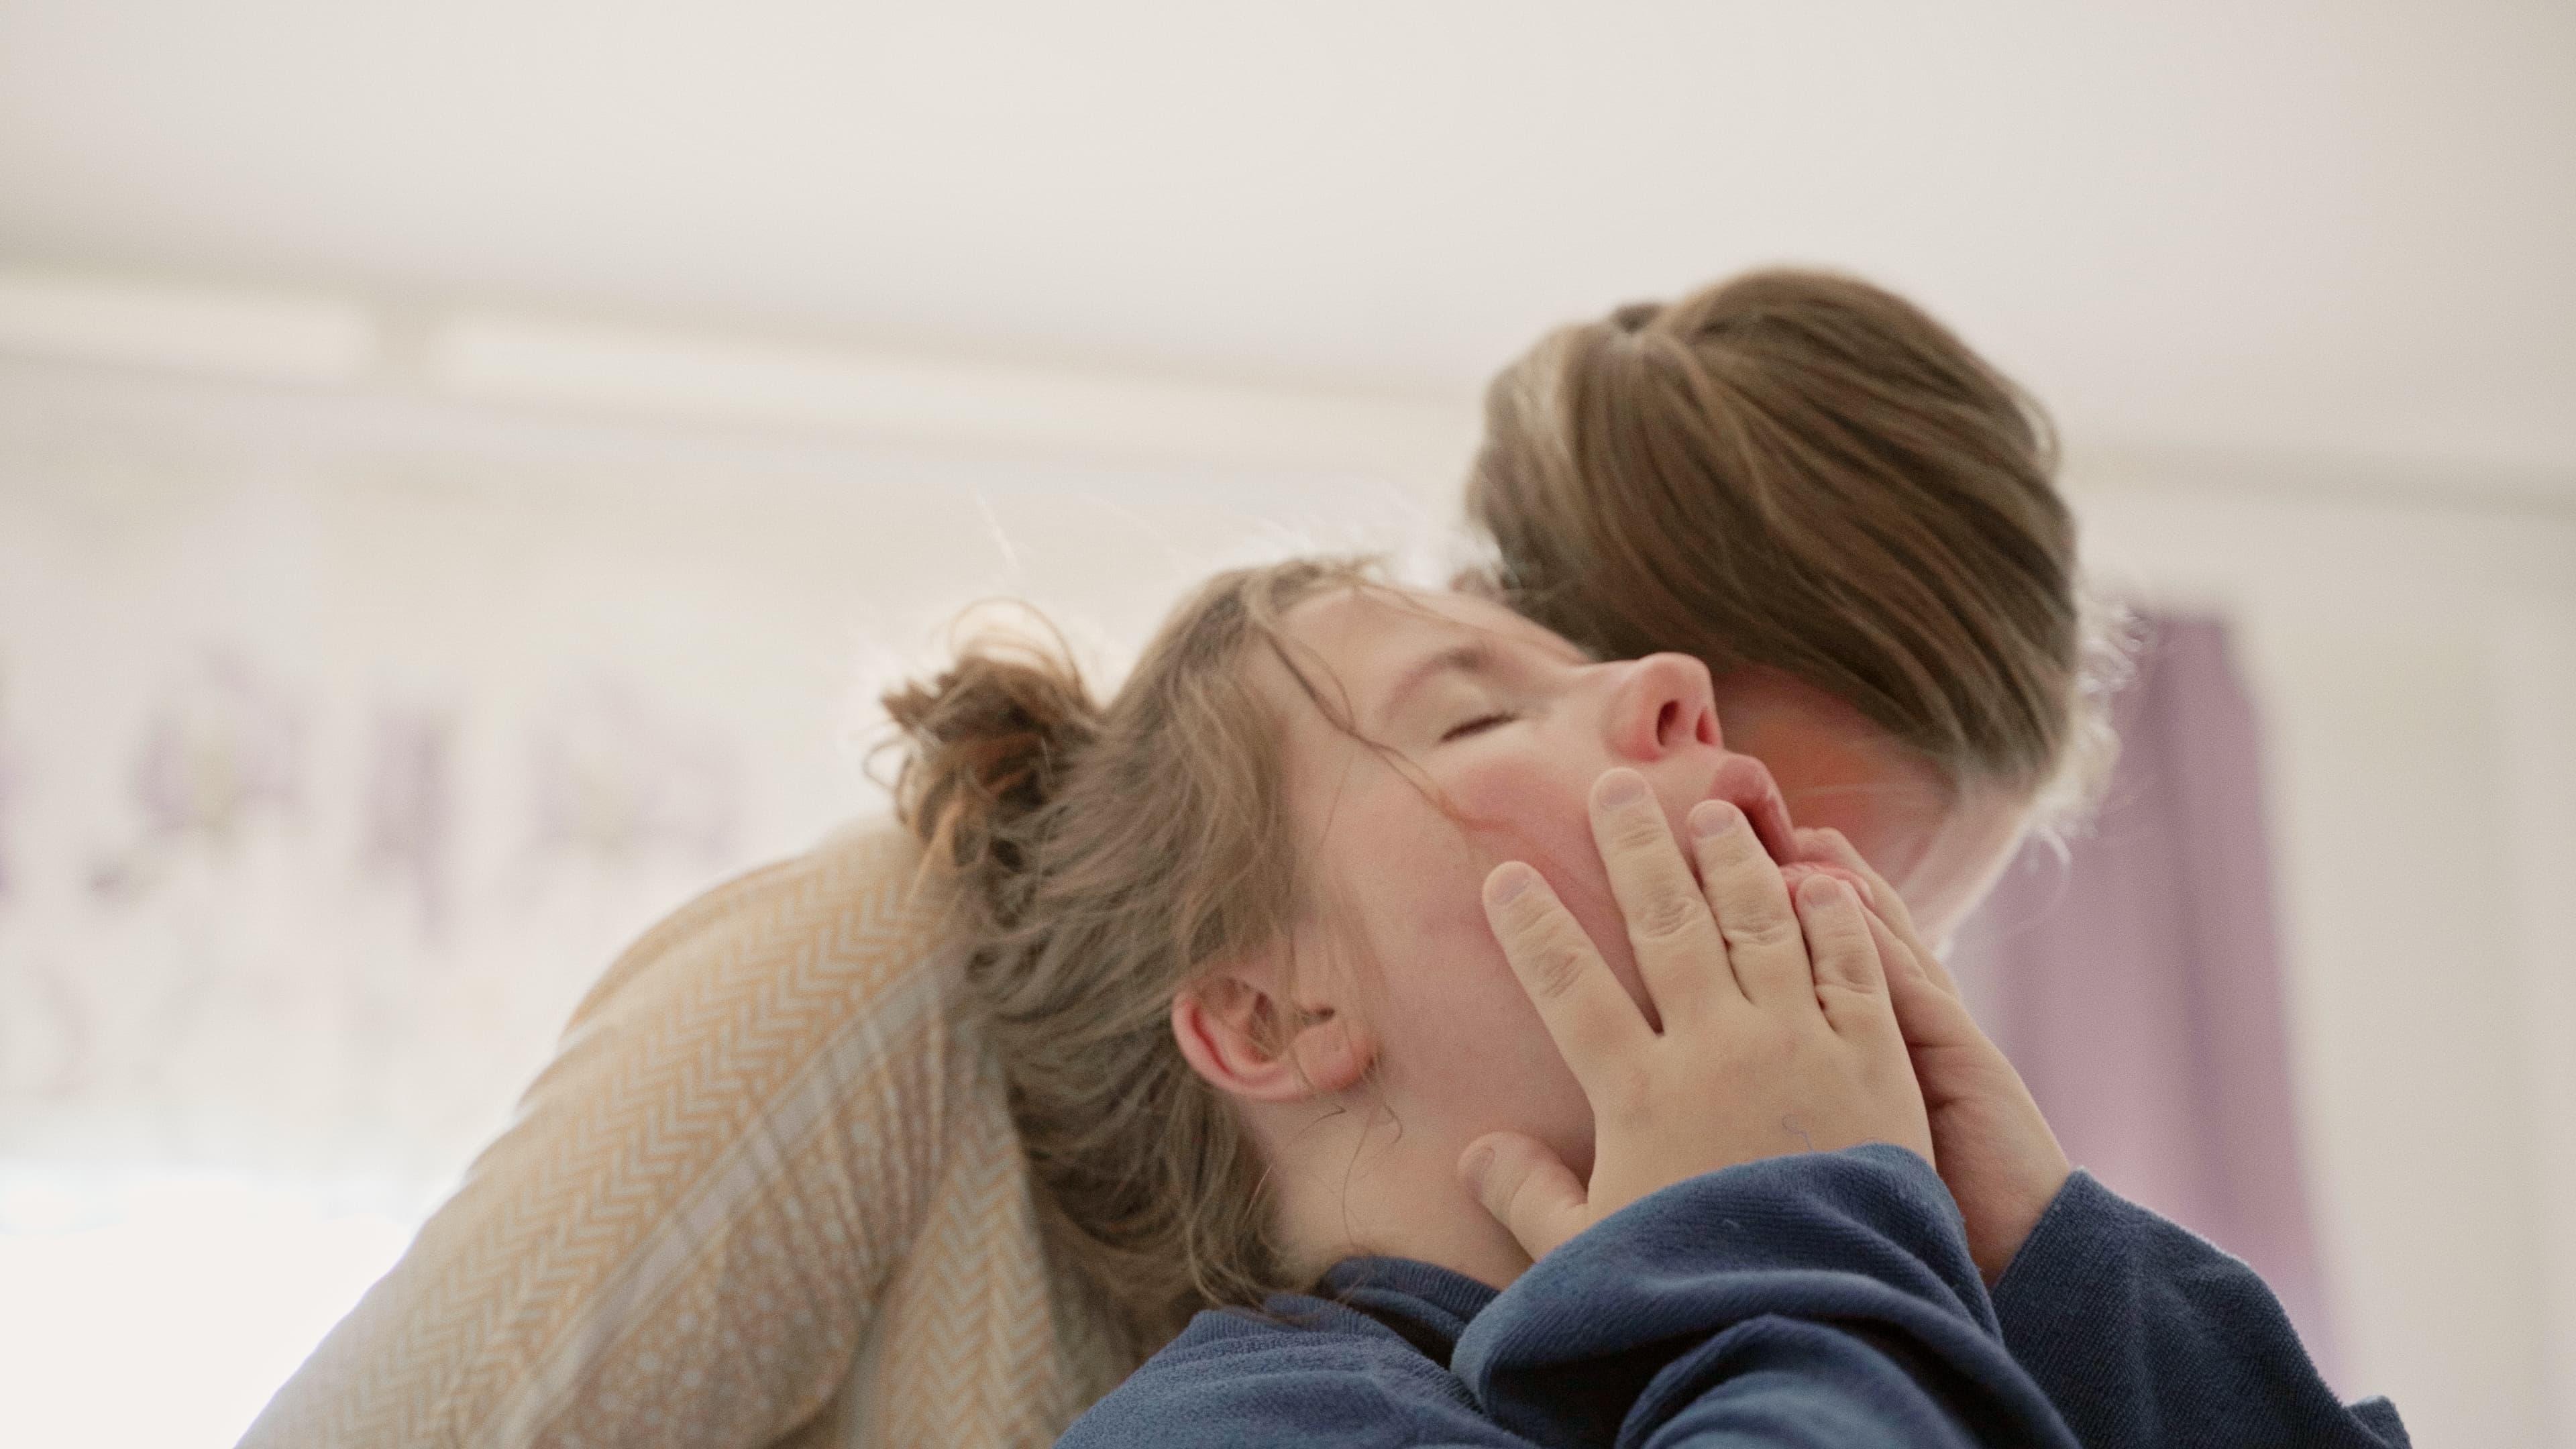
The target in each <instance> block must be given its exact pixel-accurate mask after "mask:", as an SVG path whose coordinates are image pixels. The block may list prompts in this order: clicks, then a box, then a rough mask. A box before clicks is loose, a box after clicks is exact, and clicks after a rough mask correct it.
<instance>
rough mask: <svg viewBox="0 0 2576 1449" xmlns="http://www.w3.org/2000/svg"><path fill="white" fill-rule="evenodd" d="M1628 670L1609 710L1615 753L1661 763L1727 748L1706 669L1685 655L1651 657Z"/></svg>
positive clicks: (1648, 656) (1611, 740)
mask: <svg viewBox="0 0 2576 1449" xmlns="http://www.w3.org/2000/svg"><path fill="white" fill-rule="evenodd" d="M1627 667H1628V670H1629V675H1628V677H1627V678H1626V679H1625V680H1622V681H1621V682H1620V685H1619V693H1618V697H1617V698H1616V700H1615V701H1614V703H1613V706H1612V709H1611V711H1610V727H1611V738H1610V746H1611V749H1612V750H1613V751H1614V752H1616V753H1617V754H1619V755H1620V756H1622V757H1624V758H1626V759H1630V760H1639V761H1646V760H1660V759H1662V758H1663V757H1664V756H1666V755H1669V754H1671V753H1673V752H1674V751H1676V750H1680V749H1686V748H1689V747H1690V746H1692V745H1709V746H1722V745H1724V744H1725V737H1724V736H1723V735H1722V734H1721V733H1720V732H1719V730H1718V725H1717V698H1716V694H1715V692H1714V691H1713V690H1712V689H1711V688H1710V685H1709V679H1708V666H1707V665H1705V664H1702V663H1701V662H1699V661H1698V660H1697V659H1694V658H1692V657H1691V656H1690V655H1687V654H1649V655H1647V656H1646V657H1645V658H1643V659H1639V660H1635V661H1633V662H1631V663H1630V664H1629V665H1628V666H1627Z"/></svg>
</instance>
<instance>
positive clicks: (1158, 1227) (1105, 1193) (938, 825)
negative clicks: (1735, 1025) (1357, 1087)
mask: <svg viewBox="0 0 2576 1449" xmlns="http://www.w3.org/2000/svg"><path fill="white" fill-rule="evenodd" d="M1375 578H1376V575H1375V572H1374V570H1373V569H1372V568H1371V567H1370V566H1369V565H1368V564H1366V563H1364V562H1362V561H1358V560H1297V561H1292V562H1288V563H1283V564H1274V565H1270V566H1267V567H1262V568H1251V569H1241V570H1236V571H1234V572H1230V573H1225V574H1220V575H1218V576H1217V577H1216V578H1214V579H1212V580H1210V581H1209V582H1208V583H1207V584H1205V585H1203V586H1202V587H1201V588H1200V589H1199V590H1198V591H1197V592H1196V593H1195V594H1194V595H1192V596H1191V597H1190V598H1189V599H1188V600H1186V601H1185V602H1183V603H1182V604H1181V606H1180V607H1179V608H1178V609H1177V610H1175V611H1174V612H1173V613H1172V615H1171V616H1170V617H1169V619H1168V620H1166V622H1165V623H1164V625H1163V627H1162V629H1161V631H1160V632H1159V633H1157V634H1156V636H1155V638H1154V641H1153V643H1152V644H1151V645H1149V646H1148V647H1147V648H1146V650H1145V653H1144V655H1143V656H1142V658H1140V659H1139V660H1138V662H1137V664H1136V666H1135V668H1134V669H1133V671H1131V672H1130V673H1129V675H1128V677H1127V679H1126V681H1125V683H1124V684H1123V685H1122V686H1121V687H1120V689H1119V690H1118V692H1117V694H1116V695H1115V697H1113V698H1112V699H1111V700H1110V701H1109V702H1108V704H1107V705H1105V706H1102V705H1097V704H1095V703H1094V702H1093V700H1092V698H1091V696H1090V694H1089V693H1088V692H1087V691H1086V690H1085V688H1084V687H1083V684H1082V681H1081V679H1080V677H1079V675H1078V674H1077V673H1076V671H1075V670H1074V669H1073V667H1072V665H1071V664H1070V663H1069V662H1067V661H1066V660H1065V658H1064V657H1063V652H1062V650H1061V648H1059V647H1049V646H1045V645H1041V644H1036V643H1032V642H1029V641H1027V640H1026V639H989V640H986V641H984V642H982V643H979V644H976V645H973V646H970V647H968V648H967V649H966V650H964V651H963V652H962V653H961V656H960V657H959V659H958V660H957V663H956V665H955V666H954V667H953V668H951V669H950V670H948V671H947V672H946V673H944V674H942V675H941V676H939V677H938V678H937V679H935V680H932V681H930V682H929V683H927V684H913V685H909V686H906V687H904V688H901V689H898V690H896V691H894V692H893V693H890V694H888V695H887V696H886V698H885V705H886V709H887V711H888V712H889V714H890V715H891V716H892V717H893V720H894V723H895V725H896V726H897V727H898V728H899V729H900V730H901V731H902V732H903V735H904V740H903V743H904V746H905V759H904V763H903V766H902V772H901V774H900V775H899V776H898V777H897V779H896V782H895V790H896V800H897V805H898V809H899V810H900V812H901V815H902V818H903V819H904V821H905V822H906V824H908V825H909V826H910V827H911V828H912V829H913V830H914V831H915V832H916V833H918V834H919V835H920V836H921V838H922V839H923V840H924V841H925V842H927V843H928V845H929V847H930V851H931V860H932V862H933V863H934V864H936V865H938V866H942V867H945V873H946V874H947V875H948V876H949V881H948V885H949V886H950V887H951V888H953V890H954V903H955V908H956V911H957V920H958V926H959V929H960V930H961V931H962V932H963V934H964V937H965V939H966V942H967V944H968V947H969V950H970V955H969V959H968V964H967V967H966V977H967V987H968V991H969V993H970V996H971V997H972V999H973V1002H974V1004H975V1005H976V1006H977V1007H978V1008H979V1009H980V1013H981V1014H982V1015H983V1016H984V1017H985V1018H986V1019H987V1020H988V1021H989V1023H990V1032H991V1036H992V1039H993V1044H994V1047H995V1049H996V1053H997V1055H998V1056H999V1058H1000V1060H1001V1063H1002V1066H1003V1070H1004V1073H1005V1075H1006V1076H1007V1078H1008V1080H1009V1084H1010V1099H1011V1112H1012V1116H1013V1118H1014V1119H1015V1120H1016V1121H1017V1123H1018V1125H1019V1129H1020V1136H1021V1140H1022V1143H1023V1144H1024V1146H1025V1148H1026V1150H1027V1153H1028V1158H1029V1165H1030V1168H1031V1170H1032V1172H1033V1173H1034V1175H1035V1177H1036V1183H1037V1188H1038V1192H1037V1197H1038V1206H1039V1212H1040V1215H1041V1218H1042V1220H1043V1222H1044V1223H1045V1230H1046V1238H1047V1248H1048V1251H1049V1253H1050V1255H1051V1257H1052V1258H1053V1259H1054V1261H1055V1262H1056V1264H1057V1265H1058V1268H1059V1269H1060V1270H1061V1271H1064V1272H1066V1273H1067V1274H1068V1275H1069V1276H1070V1277H1071V1278H1072V1279H1073V1281H1074V1282H1076V1283H1077V1284H1079V1285H1080V1286H1081V1288H1082V1289H1083V1290H1084V1291H1085V1292H1086V1293H1088V1294H1089V1295H1091V1296H1092V1297H1093V1299H1094V1300H1095V1302H1096V1303H1097V1304H1098V1305H1099V1306H1101V1307H1102V1308H1105V1309H1106V1310H1107V1313H1106V1315H1105V1316H1106V1317H1107V1319H1108V1320H1109V1322H1110V1323H1111V1324H1112V1325H1113V1326H1114V1327H1115V1328H1116V1330H1117V1331H1118V1332H1120V1334H1121V1335H1122V1337H1123V1338H1124V1340H1125V1341H1124V1342H1122V1343H1119V1344H1117V1345H1115V1346H1114V1349H1115V1351H1116V1353H1117V1354H1118V1356H1121V1357H1123V1358H1124V1359H1125V1360H1126V1361H1127V1363H1128V1365H1129V1366H1132V1365H1133V1364H1134V1363H1136V1362H1139V1361H1141V1360H1142V1359H1143V1358H1144V1357H1145V1356H1146V1355H1147V1354H1150V1353H1151V1352H1152V1351H1153V1350H1154V1349H1155V1348H1157V1347H1160V1346H1161V1344H1162V1343H1163V1342H1164V1341H1165V1340H1167V1339H1168V1338H1170V1337H1171V1336H1172V1335H1173V1334H1174V1333H1176V1332H1178V1331H1179V1330H1180V1327H1181V1325H1182V1324H1183V1323H1185V1322H1186V1321H1187V1320H1188V1317H1189V1315H1190V1314H1191V1313H1192V1312H1194V1311H1196V1310H1197V1309H1199V1308H1202V1307H1205V1306H1208V1305H1210V1304H1224V1303H1235V1304H1257V1303H1259V1302H1260V1301H1261V1300H1262V1298H1264V1297H1265V1296H1267V1295H1268V1294H1269V1293H1271V1292H1274V1291H1278V1290H1282V1289H1289V1288H1295V1287H1302V1286H1304V1285H1302V1284H1298V1283H1293V1282H1290V1281H1289V1280H1288V1277H1287V1269H1286V1266H1285V1264H1284V1263H1283V1262H1282V1261H1281V1258H1280V1255H1279V1253H1278V1251H1277V1249H1276V1245H1275V1244H1274V1242H1273V1239H1272V1237H1271V1233H1270V1227H1269V1222H1268V1203H1267V1199H1266V1197H1265V1195H1264V1193H1263V1192H1262V1191H1261V1187H1262V1180H1263V1164H1262V1162H1261V1160H1260V1158H1259V1155H1258V1153H1257V1152H1256V1151H1255V1149H1254V1146H1253V1143H1252V1141H1251V1138H1250V1136H1249V1135H1248V1134H1247V1132H1246V1131H1245V1130H1244V1128H1243V1125H1242V1123H1241V1121H1240V1120H1239V1119H1238V1118H1237V1117H1236V1116H1235V1115H1234V1113H1233V1111H1232V1109H1231V1108H1230V1107H1229V1106H1228V1105H1227V1103H1226V1102H1225V1101H1224V1100H1223V1099H1222V1097H1221V1096H1220V1095H1219V1094H1218V1092H1217V1091H1216V1089H1215V1088H1213V1087H1211V1086H1210V1085H1208V1083H1207V1082H1206V1081H1205V1080H1203V1079H1202V1078H1200V1077H1199V1076H1198V1074H1197V1073H1196V1072H1194V1071H1192V1070H1191V1069H1190V1066H1189V1064H1188V1062H1187V1061H1186V1060H1185V1059H1184V1058H1183V1057H1182V1055H1181V1052H1180V1047H1179V1045H1178V1043H1176V1042H1175V1041H1174V1040H1173V1037H1172V1028H1171V1022H1170V1017H1169V1011H1170V1008H1171V1003H1172V999H1173V996H1174V995H1175V994H1176V993H1177V992H1179V991H1181V990H1182V989H1183V988H1185V987H1186V986H1187V985H1188V984H1189V983H1190V982H1191V981H1193V980H1194V979H1196V978H1197V976H1198V975H1199V974H1200V972H1201V971H1203V970H1204V969H1206V968H1208V967H1210V966H1212V965H1215V964H1218V963H1222V962H1226V961H1233V960H1241V959H1243V958H1245V957H1247V956H1250V955H1252V954H1254V953H1257V952H1261V951H1264V950H1270V949H1276V948H1279V947H1280V946H1281V945H1282V944H1283V943H1284V942H1285V941H1286V940H1287V939H1288V937H1289V929H1290V925H1291V922H1292V920H1293V918H1294V914H1295V912H1296V911H1297V909H1298V907H1299V905H1300V902H1301V898H1302V897H1301V893H1302V892H1303V891H1304V889H1305V888H1306V882H1304V881H1302V880H1301V879H1300V874H1299V871H1298V866H1297V852H1296V846H1295V839H1294V835H1293V832H1292V830H1291V828H1290V816H1289V807H1288V801H1287V798H1286V793H1285V789H1284V780H1283V774H1284V760H1283V748H1284V747H1283V737H1282V734H1281V729H1282V722H1281V721H1280V720H1279V719H1278V718H1277V717H1276V712H1275V710H1274V709H1273V708H1272V707H1271V705H1270V704H1269V703H1268V702H1267V701H1266V700H1265V698H1264V696H1263V694H1262V692H1261V689H1260V686H1259V683H1258V681H1257V679H1256V677H1255V671H1254V670H1253V668H1252V667H1251V664H1252V661H1253V660H1254V659H1255V658H1256V657H1257V656H1258V654H1259V653H1261V652H1267V653H1268V654H1269V655H1270V656H1271V657H1273V658H1275V659H1277V660H1278V661H1279V662H1280V663H1281V664H1283V665H1285V666H1286V667H1287V669H1288V672H1289V674H1290V675H1291V677H1292V678H1294V679H1295V680H1296V681H1297V682H1298V684H1299V685H1300V686H1301V687H1304V688H1305V689H1306V690H1307V691H1308V694H1309V696H1310V697H1311V696H1312V695H1313V693H1314V688H1315V686H1314V684H1313V683H1312V682H1311V678H1310V676H1309V674H1308V673H1307V671H1306V670H1304V669H1301V668H1300V667H1299V665H1298V663H1297V662H1296V660H1295V659H1294V658H1293V657H1292V656H1291V654H1290V652H1289V648H1288V645H1287V643H1286V640H1285V638H1284V636H1283V635H1282V633H1281V630H1280V619H1281V616H1282V615H1284V614H1285V613H1286V612H1287V611H1288V610H1290V609H1292V608H1294V607H1295V606H1296V605H1297V604H1298V603H1299V602H1300V601H1301V600H1303V599H1306V598H1309V597H1312V596H1313V595H1315V594H1316V593H1318V592H1320V591H1323V590H1326V589H1330V588H1335V587H1345V586H1360V585H1364V584H1367V583H1369V582H1372V581H1373V580H1374V579H1375ZM1315 702H1316V703H1317V704H1318V705H1319V706H1320V707H1323V708H1325V709H1326V711H1327V713H1328V714H1333V713H1335V711H1334V710H1333V708H1332V702H1330V701H1326V700H1323V699H1320V698H1318V699H1316V700H1315Z"/></svg>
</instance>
